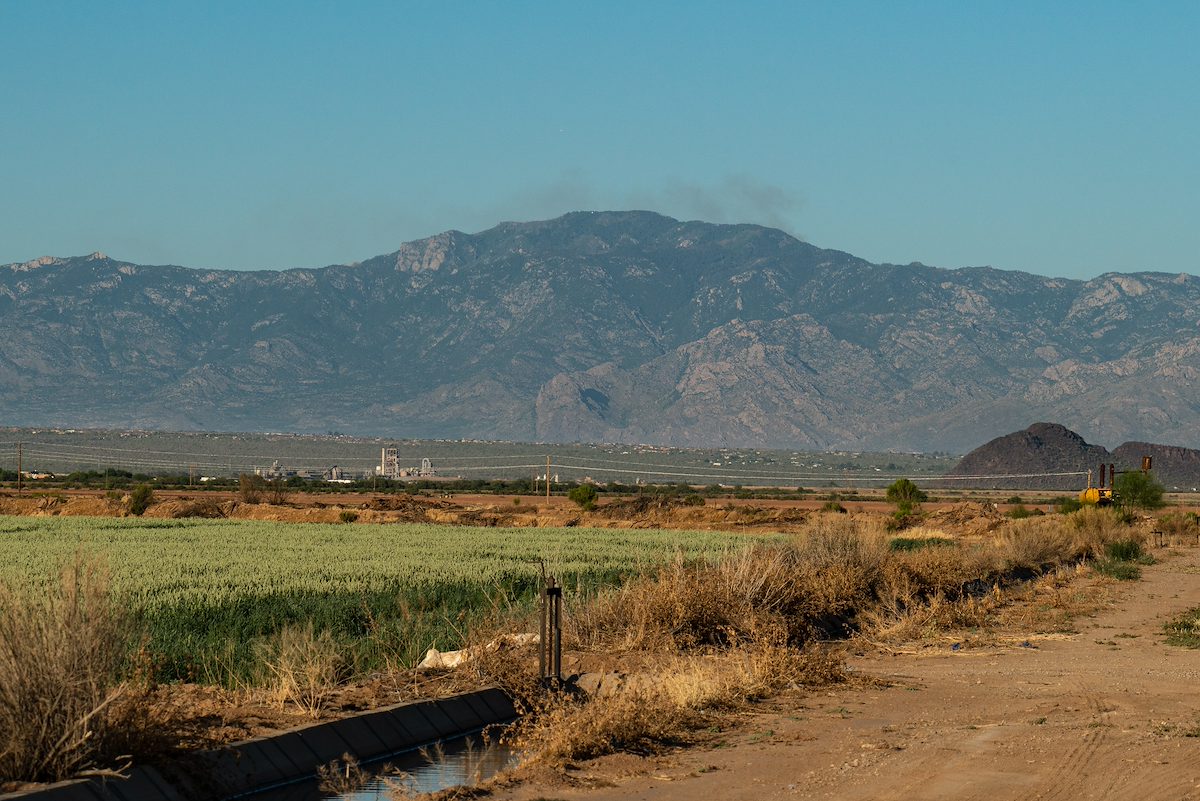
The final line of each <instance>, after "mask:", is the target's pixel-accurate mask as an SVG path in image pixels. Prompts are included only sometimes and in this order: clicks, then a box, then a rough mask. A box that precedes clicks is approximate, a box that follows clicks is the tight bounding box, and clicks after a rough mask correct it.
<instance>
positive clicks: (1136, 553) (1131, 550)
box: [1104, 540, 1142, 562]
mask: <svg viewBox="0 0 1200 801" xmlns="http://www.w3.org/2000/svg"><path fill="white" fill-rule="evenodd" d="M1104 553H1105V555H1106V556H1107V557H1108V558H1109V559H1115V560H1117V561H1119V562H1133V561H1135V560H1137V559H1140V558H1141V556H1142V544H1141V543H1140V542H1138V541H1137V540H1117V541H1116V542H1110V543H1108V545H1107V546H1105V548H1104Z"/></svg>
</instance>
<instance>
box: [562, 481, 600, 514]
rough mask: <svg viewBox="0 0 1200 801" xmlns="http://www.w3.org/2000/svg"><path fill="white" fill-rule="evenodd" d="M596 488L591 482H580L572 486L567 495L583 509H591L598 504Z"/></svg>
mask: <svg viewBox="0 0 1200 801" xmlns="http://www.w3.org/2000/svg"><path fill="white" fill-rule="evenodd" d="M596 495H597V492H596V488H595V487H593V486H592V485H591V484H580V485H579V486H578V487H572V488H571V490H570V491H569V492H568V493H567V497H568V498H570V499H571V500H572V501H574V502H575V503H576V504H578V505H579V507H580V508H581V509H591V508H592V507H594V506H595V505H596Z"/></svg>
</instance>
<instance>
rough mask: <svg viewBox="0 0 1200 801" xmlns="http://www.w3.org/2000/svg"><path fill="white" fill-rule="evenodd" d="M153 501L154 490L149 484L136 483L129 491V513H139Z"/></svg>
mask: <svg viewBox="0 0 1200 801" xmlns="http://www.w3.org/2000/svg"><path fill="white" fill-rule="evenodd" d="M152 503H154V490H153V489H151V488H150V485H149V484H138V485H137V486H136V487H134V488H133V491H132V492H130V493H129V513H130V514H132V515H139V516H140V515H141V514H142V513H144V512H145V511H146V510H147V509H149V508H150V504H152Z"/></svg>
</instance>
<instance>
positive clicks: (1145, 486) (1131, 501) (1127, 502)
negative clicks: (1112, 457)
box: [1113, 470, 1166, 510]
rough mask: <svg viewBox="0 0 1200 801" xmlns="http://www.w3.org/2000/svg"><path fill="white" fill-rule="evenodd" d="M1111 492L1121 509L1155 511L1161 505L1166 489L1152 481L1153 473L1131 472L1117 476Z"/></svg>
mask: <svg viewBox="0 0 1200 801" xmlns="http://www.w3.org/2000/svg"><path fill="white" fill-rule="evenodd" d="M1113 492H1114V494H1115V495H1116V496H1117V503H1118V504H1119V505H1120V506H1121V508H1122V509H1125V510H1133V509H1157V508H1158V507H1160V506H1162V505H1163V493H1164V492H1166V487H1164V486H1163V485H1162V484H1160V483H1158V482H1157V481H1156V480H1155V479H1154V474H1153V473H1143V472H1141V471H1137V470H1131V471H1129V472H1127V473H1121V474H1120V475H1119V476H1117V480H1116V481H1114V482H1113Z"/></svg>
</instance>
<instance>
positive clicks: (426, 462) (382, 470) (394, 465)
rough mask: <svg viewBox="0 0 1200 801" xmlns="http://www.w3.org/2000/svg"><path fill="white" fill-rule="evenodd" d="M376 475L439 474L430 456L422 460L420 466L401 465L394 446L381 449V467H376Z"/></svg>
mask: <svg viewBox="0 0 1200 801" xmlns="http://www.w3.org/2000/svg"><path fill="white" fill-rule="evenodd" d="M375 475H377V476H379V477H380V478H392V479H399V478H432V477H433V476H436V475H437V471H436V470H434V469H433V461H432V460H430V459H428V458H426V459H422V460H421V466H420V467H401V466H400V458H399V456H398V455H397V453H396V449H395V448H394V447H392V448H383V449H382V450H381V451H380V453H379V467H376V468H375Z"/></svg>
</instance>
